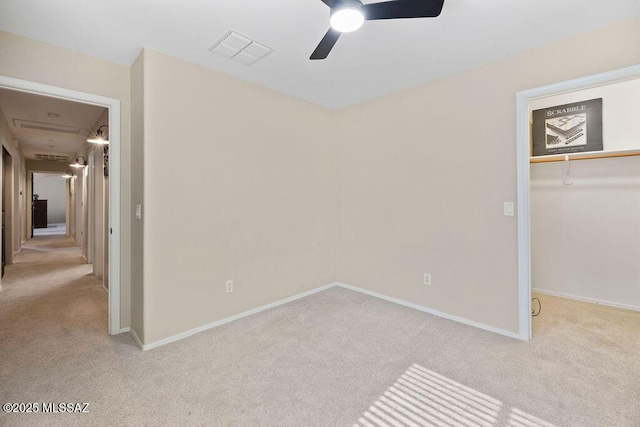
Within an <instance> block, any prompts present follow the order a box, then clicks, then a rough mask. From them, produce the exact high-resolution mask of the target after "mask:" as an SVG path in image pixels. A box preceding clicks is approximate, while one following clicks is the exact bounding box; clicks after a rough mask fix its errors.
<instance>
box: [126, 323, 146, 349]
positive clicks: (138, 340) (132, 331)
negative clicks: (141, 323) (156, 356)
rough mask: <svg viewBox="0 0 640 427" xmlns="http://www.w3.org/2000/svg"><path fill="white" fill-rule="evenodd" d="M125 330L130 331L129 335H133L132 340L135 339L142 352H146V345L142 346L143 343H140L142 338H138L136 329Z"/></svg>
mask: <svg viewBox="0 0 640 427" xmlns="http://www.w3.org/2000/svg"><path fill="white" fill-rule="evenodd" d="M124 329H129V335H131V338H133V340H134V341H135V342H136V345H137V346H138V348H139V349H140V350H142V351H144V350H146V349H145V348H144V344H142V341H140V338H138V334H136V331H135V329H133V328H124Z"/></svg>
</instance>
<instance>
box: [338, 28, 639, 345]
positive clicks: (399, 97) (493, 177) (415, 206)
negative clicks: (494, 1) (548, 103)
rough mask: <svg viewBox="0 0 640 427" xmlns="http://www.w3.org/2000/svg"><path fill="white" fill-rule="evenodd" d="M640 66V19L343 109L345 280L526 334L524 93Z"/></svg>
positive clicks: (341, 247) (341, 276)
mask: <svg viewBox="0 0 640 427" xmlns="http://www.w3.org/2000/svg"><path fill="white" fill-rule="evenodd" d="M638 63H640V19H637V18H636V19H632V20H628V21H625V22H623V23H620V24H616V25H612V26H609V27H605V28H602V29H599V30H597V31H593V32H591V33H587V34H584V35H582V36H580V37H575V38H571V39H568V40H565V41H561V42H558V43H555V44H551V45H548V46H545V47H543V48H539V49H534V50H531V51H528V52H526V53H524V54H521V55H518V56H514V57H512V58H509V59H506V60H502V61H498V62H495V63H492V64H490V65H487V66H483V67H479V68H475V69H472V70H469V71H467V72H463V73H460V74H457V75H454V76H451V77H449V78H445V79H442V80H438V81H434V82H431V83H428V84H425V85H421V86H418V87H415V88H413V89H410V90H406V91H403V92H399V93H396V94H393V95H389V96H386V97H383V98H379V99H376V100H373V101H371V102H367V103H364V104H361V105H358V106H355V107H353V108H349V109H345V110H341V111H339V112H338V113H337V136H338V140H339V151H338V183H339V185H338V188H339V192H338V194H339V196H338V207H339V223H338V236H339V240H338V256H337V259H338V272H337V278H338V280H339V281H341V282H346V283H348V284H351V285H354V286H359V287H363V288H366V289H369V290H372V291H375V292H379V293H381V294H385V295H388V296H391V297H395V298H399V299H403V300H406V301H409V302H412V303H414V304H418V305H422V306H426V307H429V308H432V309H435V310H439V311H443V312H445V313H448V314H451V315H455V316H459V317H462V318H466V319H469V320H472V321H475V322H479V323H481V324H485V325H487V326H491V327H494V328H499V329H502V330H505V331H509V332H511V333H517V332H518V286H517V258H516V257H517V229H516V227H517V226H516V219H515V217H505V216H503V214H502V202H504V201H515V199H516V142H515V134H516V132H515V123H516V120H515V94H516V92H517V91H519V90H523V89H529V88H533V87H537V86H542V85H546V84H549V83H554V82H559V81H564V80H568V79H572V78H576V77H581V76H585V75H589V74H594V73H599V72H604V71H608V70H612V69H616V68H621V67H625V66H630V65H634V64H638ZM423 273H431V274H432V275H433V276H432V280H433V285H432V286H430V287H427V286H425V285H423V284H422V282H423Z"/></svg>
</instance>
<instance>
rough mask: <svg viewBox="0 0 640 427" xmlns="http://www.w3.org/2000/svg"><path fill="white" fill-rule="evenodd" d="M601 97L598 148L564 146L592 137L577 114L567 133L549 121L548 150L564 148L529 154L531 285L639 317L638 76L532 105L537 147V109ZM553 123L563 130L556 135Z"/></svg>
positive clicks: (540, 291) (535, 290) (538, 290)
mask: <svg viewBox="0 0 640 427" xmlns="http://www.w3.org/2000/svg"><path fill="white" fill-rule="evenodd" d="M598 99H601V100H602V103H601V106H602V108H601V125H602V126H601V129H602V137H601V141H602V149H601V150H600V149H598V150H596V151H589V150H588V149H585V148H582V149H581V148H579V147H573V150H572V149H571V148H570V145H571V142H567V141H570V140H571V138H573V137H574V136H576V135H578V137H581V136H582V137H584V135H583V134H584V133H586V132H587V130H585V129H587V128H586V127H585V126H582V127H581V126H580V125H579V124H580V123H581V122H584V121H585V120H586V118H585V117H586V116H585V117H579V116H577V115H574V116H567V115H565V117H567V118H574V120H575V121H574V123H572V124H569V125H568V126H567V127H566V128H562V127H561V126H562V123H561V122H553V123H550V121H549V120H547V121H546V129H545V137H546V138H547V140H546V143H547V148H549V147H551V146H553V147H559V148H557V149H556V151H555V154H547V155H534V150H533V149H532V152H531V153H532V157H531V159H530V160H531V161H530V221H531V223H530V233H531V234H530V235H531V239H530V242H531V288H532V292H533V293H534V294H539V295H552V296H559V297H564V298H570V299H573V300H580V301H585V302H591V303H596V304H602V305H605V306H612V307H617V308H622V309H627V310H632V311H637V312H640V78H635V79H631V80H626V81H620V82H616V83H613V84H606V85H603V86H598V87H591V88H586V89H582V90H578V91H573V92H569V93H560V94H556V95H553V96H547V97H544V98H539V99H533V100H530V101H529V118H530V123H531V125H532V129H534V130H532V145H533V144H536V137H535V135H533V133H534V132H535V124H534V120H535V119H534V116H535V114H534V111H540V110H544V111H545V114H548V116H547V117H549V116H550V115H551V114H552V113H547V111H549V109H551V108H556V107H558V108H560V107H562V106H566V105H578V104H579V103H581V102H587V101H589V100H598ZM557 111H561V108H560V109H558V110H557ZM577 112H578V113H580V111H579V110H578V111H577ZM598 115H600V113H599V112H598ZM565 122H566V120H565ZM554 126H560V128H556V129H559V130H562V131H564V133H562V132H557V133H555V134H554V132H553V130H551V131H550V130H549V129H550V128H554ZM538 129H541V128H538ZM580 132H583V133H582V134H581V133H580ZM552 134H553V135H552ZM555 135H557V136H555ZM591 137H592V138H593V137H595V135H591ZM549 144H555V145H549ZM585 144H586V143H585ZM577 150H582V151H577ZM563 151H564V152H563ZM534 296H536V295H534ZM541 300H543V303H544V298H541ZM533 307H534V308H535V307H537V304H533ZM542 310H543V315H544V304H543V307H542ZM638 319H640V313H638ZM534 336H535V333H534Z"/></svg>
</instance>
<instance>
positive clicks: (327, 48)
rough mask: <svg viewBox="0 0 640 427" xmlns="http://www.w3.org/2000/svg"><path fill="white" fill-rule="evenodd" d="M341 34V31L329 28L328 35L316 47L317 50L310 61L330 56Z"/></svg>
mask: <svg viewBox="0 0 640 427" xmlns="http://www.w3.org/2000/svg"><path fill="white" fill-rule="evenodd" d="M341 34H342V33H341V32H340V31H336V30H334V29H333V28H329V31H327V34H325V35H324V37H323V38H322V40H320V43H319V44H318V47H316V50H314V51H313V53H312V54H311V57H310V58H309V59H325V58H326V57H327V55H329V52H331V49H333V45H335V44H336V42H337V41H338V38H340V35H341Z"/></svg>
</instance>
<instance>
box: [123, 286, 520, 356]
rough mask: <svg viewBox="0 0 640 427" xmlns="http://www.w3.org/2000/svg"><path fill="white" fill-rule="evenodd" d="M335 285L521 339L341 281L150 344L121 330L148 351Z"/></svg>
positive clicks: (515, 335)
mask: <svg viewBox="0 0 640 427" xmlns="http://www.w3.org/2000/svg"><path fill="white" fill-rule="evenodd" d="M333 287H340V288H344V289H349V290H351V291H355V292H360V293H362V294H365V295H369V296H372V297H375V298H379V299H382V300H385V301H389V302H392V303H394V304H398V305H402V306H404V307H409V308H413V309H415V310H418V311H422V312H424V313H428V314H432V315H434V316H438V317H442V318H444V319H448V320H453V321H454V322H458V323H462V324H465V325H469V326H473V327H476V328H478V329H484V330H485V331H489V332H493V333H496V334H500V335H504V336H507V337H510V338H516V339H520V336H519V335H518V334H517V333H515V332H509V331H506V330H504V329H499V328H494V327H492V326H488V325H485V324H482V323H478V322H474V321H472V320H469V319H465V318H463V317H458V316H453V315H451V314H447V313H443V312H441V311H437V310H433V309H431V308H428V307H423V306H420V305H417V304H413V303H410V302H407V301H403V300H400V299H397V298H392V297H388V296H386V295H382V294H379V293H377V292H372V291H368V290H366V289H362V288H358V287H356V286H351V285H348V284H346V283H341V282H334V283H330V284H328V285H325V286H321V287H319V288H315V289H312V290H310V291H307V292H303V293H300V294H297V295H293V296H291V297H289V298H285V299H282V300H279V301H276V302H273V303H271V304H267V305H263V306H261V307H258V308H254V309H252V310H249V311H245V312H243V313H240V314H236V315H235V316H231V317H227V318H224V319H221V320H218V321H216V322H212V323H209V324H207V325H203V326H199V327H197V328H193V329H190V330H188V331H185V332H181V333H179V334H176V335H172V336H170V337H167V338H163V339H161V340H158V341H154V342H152V343H150V344H143V343H142V341H141V340H140V338H139V337H138V335H137V334H136V331H135V330H134V329H133V328H124V329H122V330H121V332H127V331H128V332H129V333H130V334H131V336H132V337H133V339H134V341H135V342H136V344H137V345H138V347H140V349H141V350H143V351H147V350H151V349H153V348H156V347H161V346H163V345H166V344H170V343H172V342H176V341H180V340H182V339H184V338H187V337H189V336H191V335H194V334H197V333H199V332H203V331H206V330H208V329H212V328H216V327H218V326H222V325H224V324H226V323H229V322H233V321H234V320H238V319H242V318H243V317H247V316H251V315H253V314H256V313H260V312H261V311H264V310H268V309H270V308H274V307H277V306H279V305H283V304H287V303H289V302H292V301H295V300H298V299H301V298H305V297H308V296H310V295H313V294H316V293H318V292H322V291H326V290H327V289H331V288H333Z"/></svg>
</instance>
